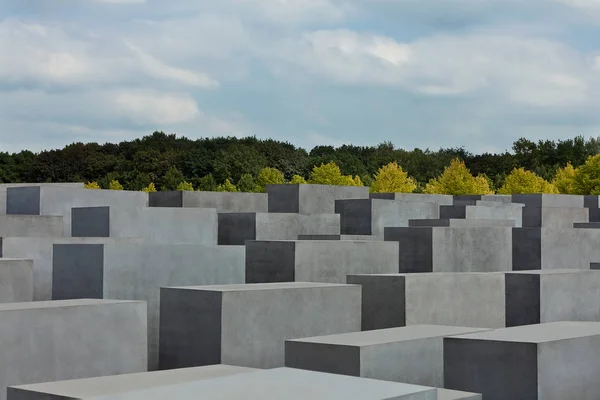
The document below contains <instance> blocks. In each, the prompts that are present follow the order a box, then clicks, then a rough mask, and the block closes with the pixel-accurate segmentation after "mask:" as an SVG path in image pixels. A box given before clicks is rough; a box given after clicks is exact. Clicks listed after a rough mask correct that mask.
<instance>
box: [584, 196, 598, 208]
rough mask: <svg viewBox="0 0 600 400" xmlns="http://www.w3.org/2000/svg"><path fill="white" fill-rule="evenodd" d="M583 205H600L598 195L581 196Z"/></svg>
mask: <svg viewBox="0 0 600 400" xmlns="http://www.w3.org/2000/svg"><path fill="white" fill-rule="evenodd" d="M583 206H584V207H587V208H599V207H600V196H598V195H595V196H592V195H590V196H583Z"/></svg>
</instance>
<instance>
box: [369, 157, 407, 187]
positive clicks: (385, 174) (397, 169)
mask: <svg viewBox="0 0 600 400" xmlns="http://www.w3.org/2000/svg"><path fill="white" fill-rule="evenodd" d="M416 188H417V183H416V182H415V180H414V179H413V178H411V177H409V176H408V174H407V173H406V172H404V171H403V170H402V167H401V166H399V165H398V164H397V163H396V162H391V163H389V164H387V165H384V166H383V167H381V168H379V171H377V173H376V174H375V177H374V181H373V183H372V185H371V192H374V193H412V192H414V191H415V189H416Z"/></svg>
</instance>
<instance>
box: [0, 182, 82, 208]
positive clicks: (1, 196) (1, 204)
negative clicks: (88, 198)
mask: <svg viewBox="0 0 600 400" xmlns="http://www.w3.org/2000/svg"><path fill="white" fill-rule="evenodd" d="M83 185H84V184H83V182H75V183H0V215H4V214H6V190H7V189H8V188H18V187H30V186H55V187H68V188H83Z"/></svg>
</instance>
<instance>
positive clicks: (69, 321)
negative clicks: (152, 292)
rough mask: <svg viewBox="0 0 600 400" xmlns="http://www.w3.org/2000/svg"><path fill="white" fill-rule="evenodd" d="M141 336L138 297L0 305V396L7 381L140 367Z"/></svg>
mask: <svg viewBox="0 0 600 400" xmlns="http://www.w3.org/2000/svg"><path fill="white" fill-rule="evenodd" d="M146 337H147V336H146V304H145V303H144V302H129V301H127V302H124V301H114V300H93V299H79V300H69V301H48V302H27V303H4V304H0V399H2V400H4V399H6V387H7V386H15V385H23V384H31V383H40V382H48V381H56V380H64V379H78V378H89V377H95V376H103V375H114V374H125V373H134V372H143V371H146V368H147V343H146V340H147V339H146Z"/></svg>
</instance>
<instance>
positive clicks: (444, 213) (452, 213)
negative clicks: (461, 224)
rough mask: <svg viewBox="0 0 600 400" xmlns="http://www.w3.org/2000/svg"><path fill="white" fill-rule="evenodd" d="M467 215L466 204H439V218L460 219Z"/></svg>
mask: <svg viewBox="0 0 600 400" xmlns="http://www.w3.org/2000/svg"><path fill="white" fill-rule="evenodd" d="M466 217H467V206H466V205H451V206H449V205H441V206H440V218H441V219H460V218H466Z"/></svg>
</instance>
